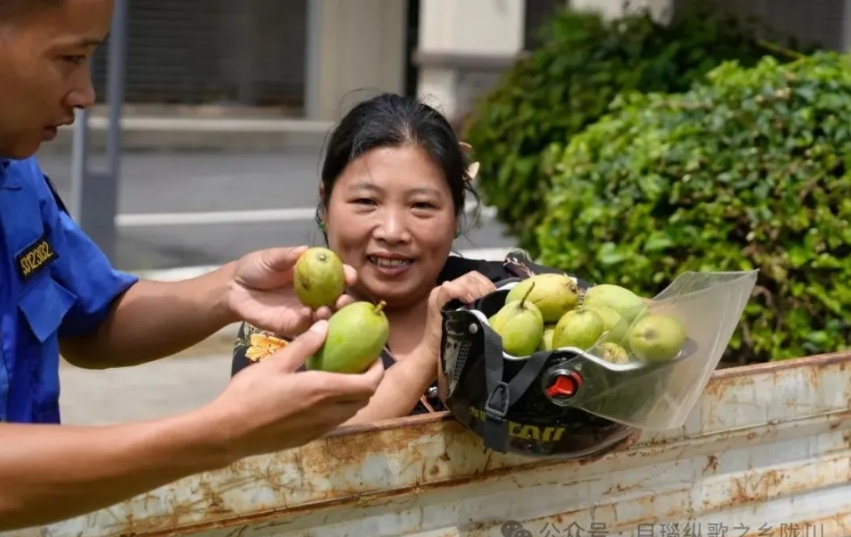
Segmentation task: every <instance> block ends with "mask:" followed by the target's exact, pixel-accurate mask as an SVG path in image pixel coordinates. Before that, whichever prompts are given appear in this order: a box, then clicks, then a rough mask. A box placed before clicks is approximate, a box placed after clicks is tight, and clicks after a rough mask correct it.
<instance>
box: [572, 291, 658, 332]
mask: <svg viewBox="0 0 851 537" xmlns="http://www.w3.org/2000/svg"><path fill="white" fill-rule="evenodd" d="M582 305H583V306H585V307H588V308H591V307H594V306H598V305H603V306H608V307H610V308H612V309H613V310H615V311H616V312H618V314H619V315H620V316H621V317H623V319H624V320H625V321H626V323H627V325H632V323H633V321H635V319H636V317H638V315H639V314H640V313H641V312H642V311H643V310H644V309H645V308H646V307H647V306H646V304H644V301H643V300H642V299H641V297H639V296H638V295H636V294H635V293H633V292H632V291H630V290H629V289H626V288H624V287H621V286H619V285H613V284H610V283H603V284H600V285H595V286H594V287H592V288H590V289H588V290H587V291H585V296H584V297H583V298H582Z"/></svg>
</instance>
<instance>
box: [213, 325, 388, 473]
mask: <svg viewBox="0 0 851 537" xmlns="http://www.w3.org/2000/svg"><path fill="white" fill-rule="evenodd" d="M327 325H328V323H327V321H319V322H317V323H316V324H314V325H313V326H312V327H311V328H310V330H308V331H306V332H304V333H303V334H302V335H301V336H299V337H298V338H296V339H295V340H294V341H293V342H292V343H290V344H289V345H287V347H285V348H284V349H282V350H280V351H278V352H277V353H275V354H274V355H272V356H271V357H270V358H268V359H267V360H264V361H263V362H260V363H258V364H256V365H253V366H252V367H249V368H246V369H244V370H243V371H241V372H240V373H238V374H237V375H236V376H234V378H233V380H231V382H230V384H229V385H228V387H227V388H226V389H225V391H224V392H222V394H221V395H220V396H219V397H218V398H217V399H216V400H214V401H213V402H212V403H211V404H210V405H209V406H208V407H206V408H205V409H203V410H202V412H205V413H206V415H207V416H206V418H205V419H204V420H203V421H205V422H208V423H210V424H211V425H212V426H214V427H216V428H217V429H218V430H219V432H220V433H221V434H222V435H223V436H222V437H221V439H220V440H219V442H220V444H221V445H223V446H225V447H227V448H229V449H233V450H234V451H232V453H233V455H234V456H235V457H236V458H242V457H247V456H252V455H258V454H261V453H267V452H270V451H277V450H281V449H288V448H292V447H296V446H300V445H303V444H305V443H307V442H310V441H311V440H313V439H315V438H318V437H319V436H322V435H324V434H325V433H327V432H329V431H331V430H332V429H335V428H336V427H337V426H339V425H341V424H342V423H343V422H345V421H346V420H348V419H349V418H351V417H352V416H354V415H355V414H356V413H357V412H358V411H359V410H360V409H361V408H363V407H365V406H366V405H367V403H369V400H370V398H371V397H372V395H373V394H374V393H375V390H376V389H377V388H378V385H379V384H380V383H381V379H382V378H383V377H384V367H383V365H382V363H381V360H379V359H378V356H376V361H375V363H374V364H373V365H372V367H370V368H369V370H367V371H366V372H365V373H363V374H359V375H352V374H343V373H325V372H320V371H302V372H296V370H297V369H298V368H299V367H301V366H302V365H303V364H304V363H305V361H306V360H307V359H308V358H309V357H310V356H312V355H313V354H314V353H315V352H316V351H317V350H319V348H320V347H321V346H322V343H323V342H324V341H325V335H326V333H327Z"/></svg>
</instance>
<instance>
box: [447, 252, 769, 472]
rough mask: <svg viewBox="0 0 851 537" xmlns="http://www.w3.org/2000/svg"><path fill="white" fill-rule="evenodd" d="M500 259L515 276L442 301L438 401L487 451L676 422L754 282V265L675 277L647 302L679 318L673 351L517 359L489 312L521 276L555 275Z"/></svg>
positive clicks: (570, 444)
mask: <svg viewBox="0 0 851 537" xmlns="http://www.w3.org/2000/svg"><path fill="white" fill-rule="evenodd" d="M506 266H507V267H508V268H509V270H510V271H511V272H512V273H513V274H517V277H515V278H509V279H506V280H504V281H501V282H499V283H497V285H496V287H497V290H496V291H495V292H493V293H491V294H489V295H487V296H485V297H483V298H481V299H480V300H478V301H476V302H474V303H473V304H471V305H469V306H465V305H463V304H461V303H460V302H458V301H452V302H450V303H448V304H447V305H446V306H444V308H443V310H442V314H443V337H442V343H441V345H442V349H441V357H440V374H439V377H438V382H439V393H440V398H441V400H442V401H443V403H444V404H445V405H446V407H447V408H448V409H449V410H450V412H451V413H452V414H453V415H454V416H455V418H457V419H458V420H459V421H461V423H463V424H464V425H465V426H466V427H467V428H469V429H471V430H472V431H473V432H475V433H476V434H478V435H479V436H481V437H482V439H483V441H484V444H485V446H486V447H488V448H490V449H492V450H494V451H498V452H502V453H517V454H522V455H528V456H534V457H557V458H565V459H566V458H576V457H587V456H589V455H599V454H601V453H603V452H605V451H608V450H610V449H613V448H614V447H616V446H617V445H618V444H621V443H623V442H624V441H625V440H626V439H627V438H628V437H634V436H635V434H634V433H637V432H638V431H640V430H642V429H671V428H676V427H679V426H681V425H682V423H683V422H684V421H685V418H686V417H687V415H688V413H689V412H690V410H691V408H692V407H693V406H694V403H695V402H696V400H697V397H698V396H699V395H700V393H701V392H702V391H703V388H704V387H705V385H706V382H707V381H708V380H709V377H710V376H711V374H712V372H713V371H714V370H715V367H716V366H717V364H718V361H719V360H720V359H721V356H722V354H723V352H724V350H725V348H726V346H727V343H728V342H729V339H730V337H731V336H732V332H733V330H734V329H735V327H736V325H737V323H738V320H739V317H740V316H741V313H742V311H743V310H744V306H745V303H746V302H747V299H748V297H749V296H750V293H751V292H752V290H753V287H754V284H755V281H756V271H749V272H724V273H717V272H715V273H695V272H687V273H684V274H682V275H681V276H679V277H678V278H677V279H676V280H675V281H674V282H673V283H672V284H671V285H670V286H669V287H668V288H667V289H665V291H663V292H662V293H661V294H659V295H658V296H657V297H655V298H654V299H653V300H652V301H650V302H649V303H648V306H647V310H649V311H655V310H657V309H658V310H674V311H675V312H676V313H675V315H676V316H677V318H678V319H679V320H680V321H681V322H682V323H683V324H684V326H685V328H686V333H687V335H688V336H687V339H686V343H685V345H684V346H683V348H682V349H681V351H680V353H679V355H678V356H677V357H676V358H675V359H673V360H671V361H667V362H661V363H646V362H641V361H631V362H629V363H624V364H621V363H613V362H610V361H607V360H604V359H602V358H600V357H598V356H595V355H593V354H591V353H589V352H587V351H586V349H579V348H575V347H568V348H560V349H555V350H551V351H538V352H535V353H533V354H532V355H530V356H520V357H516V356H511V355H509V354H507V353H506V352H504V351H503V347H502V339H501V337H500V336H499V334H497V333H496V332H495V331H494V330H493V329H492V328H491V327H490V325H489V324H488V318H489V317H491V316H492V315H494V314H495V313H496V312H497V311H498V310H499V309H500V308H501V307H502V306H503V305H504V304H505V298H506V295H507V294H508V292H509V290H510V289H511V288H512V287H513V286H515V285H517V283H519V282H520V281H522V280H523V279H525V278H527V277H530V276H532V275H535V274H540V273H544V272H560V271H556V270H553V269H550V268H547V267H542V266H540V265H537V264H534V263H532V262H530V261H529V260H528V258H527V257H526V255H525V254H524V253H523V252H521V251H515V252H512V253H511V254H509V256H508V257H507V258H506ZM517 267H522V270H517ZM512 269H513V270H512ZM577 284H578V285H579V287H580V289H582V291H585V290H587V289H588V288H589V287H590V285H589V284H587V283H585V282H582V281H581V280H577Z"/></svg>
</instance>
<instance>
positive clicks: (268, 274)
mask: <svg viewBox="0 0 851 537" xmlns="http://www.w3.org/2000/svg"><path fill="white" fill-rule="evenodd" d="M306 250H307V246H299V247H298V248H271V249H267V250H260V251H258V252H252V253H250V254H247V255H246V256H245V257H243V258H242V259H240V260H239V261H238V262H237V264H236V267H235V270H234V276H233V282H232V283H231V286H230V290H229V292H228V297H227V303H226V304H227V308H228V310H229V311H230V312H231V313H232V314H233V315H234V316H236V317H237V318H238V319H239V320H241V321H242V320H244V321H248V322H249V323H250V324H252V325H254V326H256V327H258V328H261V329H263V330H269V331H271V332H274V333H276V334H281V335H284V336H289V337H294V336H297V335H298V334H301V333H302V332H304V331H305V330H307V328H308V327H309V326H310V325H311V323H313V322H315V321H317V320H320V319H327V318H328V317H330V316H331V314H332V313H333V312H332V311H331V310H330V309H329V308H325V307H323V308H320V309H319V310H318V311H316V312H312V311H311V310H310V308H308V307H307V306H304V305H302V304H301V302H299V300H298V297H297V296H296V294H295V290H294V289H293V285H292V284H293V268H294V267H295V263H296V261H298V257H299V256H300V255H301V254H303V253H304V252H305V251H306ZM344 269H345V272H346V286H347V287H351V286H352V285H354V283H355V281H356V279H357V273H356V272H355V269H353V268H352V267H350V266H348V265H344ZM350 302H352V298H351V297H349V296H347V295H343V296H342V297H340V299H339V300H338V302H337V304H336V306H335V309H340V308H341V307H343V306H344V305H346V304H348V303H350Z"/></svg>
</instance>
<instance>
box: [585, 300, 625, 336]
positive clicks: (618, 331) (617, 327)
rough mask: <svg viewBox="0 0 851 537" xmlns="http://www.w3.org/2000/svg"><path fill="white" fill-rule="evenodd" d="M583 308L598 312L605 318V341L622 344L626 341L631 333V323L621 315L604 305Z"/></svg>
mask: <svg viewBox="0 0 851 537" xmlns="http://www.w3.org/2000/svg"><path fill="white" fill-rule="evenodd" d="M583 307H585V308H587V309H592V310H594V311H596V312H597V313H599V314H600V317H602V318H603V330H604V331H605V332H606V334H605V336H604V339H605V340H606V341H611V342H613V343H617V344H620V343H621V342H622V341H623V340H624V338H625V337H626V335H627V333H628V332H629V323H627V322H626V320H625V319H624V318H623V317H622V316H621V314H620V313H618V312H617V311H615V310H614V309H613V308H610V307H609V306H606V305H604V304H592V305H590V306H588V305H584V306H583Z"/></svg>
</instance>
